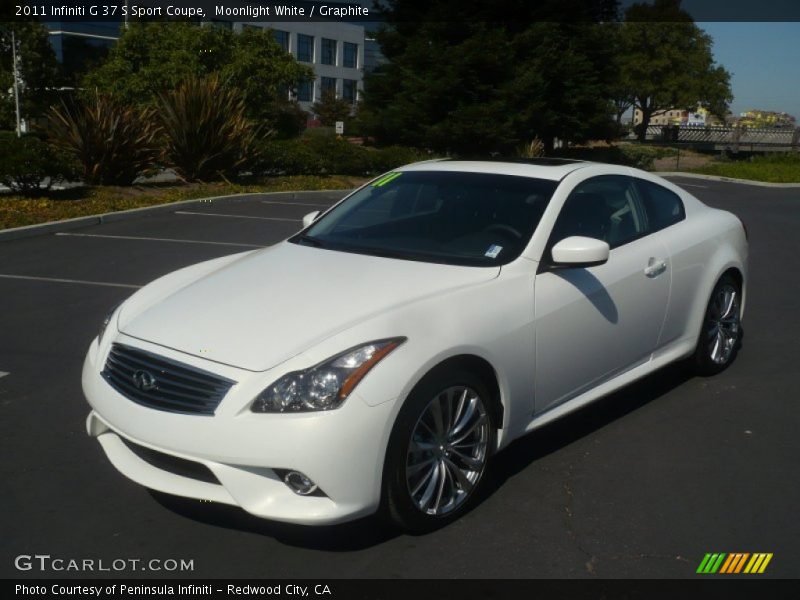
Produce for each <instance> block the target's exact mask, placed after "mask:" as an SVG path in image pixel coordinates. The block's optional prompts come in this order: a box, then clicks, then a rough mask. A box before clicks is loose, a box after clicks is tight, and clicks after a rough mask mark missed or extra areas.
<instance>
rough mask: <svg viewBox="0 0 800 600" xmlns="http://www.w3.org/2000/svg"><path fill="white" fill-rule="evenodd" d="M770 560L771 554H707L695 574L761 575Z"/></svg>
mask: <svg viewBox="0 0 800 600" xmlns="http://www.w3.org/2000/svg"><path fill="white" fill-rule="evenodd" d="M771 560H772V552H756V553H753V554H750V553H749V552H734V553H732V554H727V553H725V552H717V553H708V554H706V555H705V556H704V557H703V560H702V561H700V566H699V567H697V572H698V573H702V574H714V573H719V574H725V575H732V574H737V573H750V574H755V573H763V572H764V571H765V570H766V568H767V565H768V564H769V561H771Z"/></svg>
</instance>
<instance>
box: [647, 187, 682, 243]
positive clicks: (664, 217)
mask: <svg viewBox="0 0 800 600" xmlns="http://www.w3.org/2000/svg"><path fill="white" fill-rule="evenodd" d="M636 186H637V187H638V188H639V190H641V196H642V203H643V204H644V209H645V212H646V213H647V221H648V223H649V224H650V230H651V231H658V230H659V229H664V228H665V227H669V226H670V225H674V224H675V223H678V222H679V221H683V220H684V219H685V218H686V212H685V210H684V208H683V201H682V200H681V198H680V196H678V194H676V193H675V192H672V191H670V190H668V189H667V188H665V187H663V186H660V185H658V184H657V183H653V182H652V181H645V180H644V179H637V180H636Z"/></svg>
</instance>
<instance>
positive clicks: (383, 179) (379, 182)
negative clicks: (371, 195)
mask: <svg viewBox="0 0 800 600" xmlns="http://www.w3.org/2000/svg"><path fill="white" fill-rule="evenodd" d="M402 174H403V173H402V171H397V172H395V173H389V174H388V175H384V176H383V177H381V178H380V179H378V180H377V181H376V182H375V183H373V184H372V187H381V186H382V185H386V184H387V183H389V182H390V181H394V180H395V179H397V178H398V177H400V175H402Z"/></svg>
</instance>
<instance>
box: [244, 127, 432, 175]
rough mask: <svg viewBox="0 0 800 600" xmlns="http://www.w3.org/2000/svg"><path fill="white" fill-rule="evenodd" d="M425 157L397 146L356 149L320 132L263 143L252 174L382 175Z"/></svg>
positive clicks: (343, 141) (359, 147)
mask: <svg viewBox="0 0 800 600" xmlns="http://www.w3.org/2000/svg"><path fill="white" fill-rule="evenodd" d="M422 158H424V156H423V155H421V154H420V153H419V152H418V151H416V150H414V149H411V148H403V147H400V146H390V147H387V148H382V149H373V148H365V147H363V146H356V145H354V144H351V143H350V142H348V141H346V140H342V139H339V138H337V137H336V136H334V135H327V134H325V133H323V132H319V131H317V132H314V133H311V130H309V134H308V135H304V136H303V137H302V138H300V139H298V140H282V141H270V142H267V143H266V144H263V145H262V147H261V151H260V156H259V158H258V160H257V162H256V164H254V167H253V171H254V172H256V173H258V174H260V175H325V174H337V175H357V176H360V177H363V176H367V175H370V174H374V173H383V172H385V171H389V170H391V169H394V168H395V167H399V166H401V165H404V164H408V163H412V162H415V161H418V160H421V159H422Z"/></svg>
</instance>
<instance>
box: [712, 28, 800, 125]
mask: <svg viewBox="0 0 800 600" xmlns="http://www.w3.org/2000/svg"><path fill="white" fill-rule="evenodd" d="M698 26H700V27H701V28H702V29H704V30H705V31H706V32H707V33H708V34H709V35H710V36H711V37H712V38H714V58H715V59H716V61H717V62H718V63H719V64H721V65H722V66H724V67H725V68H726V69H727V70H728V71H729V72H730V73H731V86H732V87H733V95H734V99H733V103H732V104H731V111H732V112H733V113H734V114H739V113H740V112H742V111H745V110H747V109H749V108H759V109H762V110H775V111H783V112H788V113H789V114H792V115H794V116H795V117H797V118H798V120H800V23H739V22H736V23H698Z"/></svg>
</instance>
